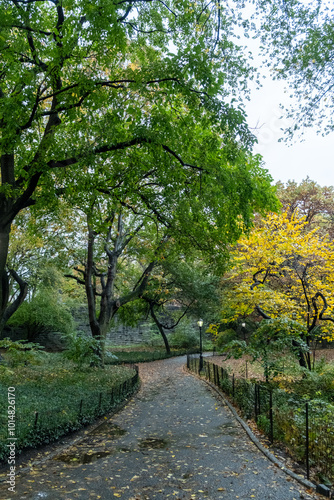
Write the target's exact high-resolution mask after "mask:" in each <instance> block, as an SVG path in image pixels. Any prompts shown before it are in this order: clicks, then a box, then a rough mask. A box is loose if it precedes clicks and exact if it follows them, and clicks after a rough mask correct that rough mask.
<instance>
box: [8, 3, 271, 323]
mask: <svg viewBox="0 0 334 500" xmlns="http://www.w3.org/2000/svg"><path fill="white" fill-rule="evenodd" d="M2 10H3V11H4V12H5V14H4V17H3V18H1V20H0V31H1V39H0V52H1V58H0V73H1V78H2V80H1V81H2V85H1V92H0V117H1V123H2V133H1V137H0V150H1V151H2V152H3V153H4V155H3V157H2V159H3V160H6V161H4V162H3V165H4V166H3V168H2V170H3V175H2V176H1V180H2V184H3V185H4V186H3V188H2V189H1V196H0V225H1V224H3V225H2V227H3V228H4V227H5V228H6V229H7V230H8V227H9V222H10V223H11V222H12V221H13V219H14V218H15V217H16V216H17V214H18V213H19V212H20V211H22V210H23V209H26V208H27V207H31V206H32V205H34V208H33V209H32V208H30V210H34V211H35V213H42V214H43V217H44V216H45V211H47V212H49V213H52V214H54V215H55V214H56V213H57V210H58V208H59V204H60V202H59V200H62V199H65V200H66V201H67V202H68V204H69V207H72V213H71V210H69V211H68V213H67V216H66V218H67V221H68V226H72V227H70V228H69V229H68V227H67V228H66V231H65V236H64V237H62V235H61V228H59V227H58V226H57V224H56V223H55V220H52V223H50V224H49V231H48V230H46V231H44V233H45V234H44V238H45V239H44V241H49V240H50V239H51V238H50V234H55V235H56V237H55V241H56V243H57V245H56V248H57V252H55V255H57V256H58V257H59V256H60V255H61V256H62V255H66V253H68V254H70V253H71V252H72V248H71V245H70V244H68V236H69V235H71V234H74V238H73V240H74V246H75V245H77V246H79V245H78V240H79V241H80V240H81V238H80V237H79V238H77V237H76V236H77V232H76V229H75V227H74V226H75V225H76V224H75V222H73V221H76V220H77V213H75V214H74V211H75V209H80V210H81V211H82V212H83V213H85V214H86V215H87V216H88V218H89V223H90V226H91V228H92V231H93V232H94V234H96V235H99V236H100V238H99V242H98V243H99V245H100V248H103V247H104V242H103V236H101V235H103V232H104V229H105V226H104V221H106V220H107V224H106V226H107V227H109V223H110V226H112V225H113V224H112V222H113V219H114V218H115V219H117V215H119V213H120V208H119V205H117V206H116V201H115V200H118V201H119V203H120V204H121V205H122V209H124V211H126V210H128V212H129V213H130V214H131V216H132V220H131V221H130V222H131V224H130V226H131V227H130V228H129V232H127V231H125V232H124V233H123V234H122V238H123V240H122V241H120V239H122V238H118V240H117V236H120V234H117V231H116V233H113V234H112V235H111V239H112V240H113V241H114V242H115V241H116V240H117V245H118V246H117V248H118V249H120V248H121V249H124V248H123V247H122V245H123V244H124V242H125V241H127V238H128V237H129V236H133V235H134V234H136V229H137V227H140V228H141V227H142V225H143V227H144V226H145V228H147V227H149V226H150V225H151V228H152V227H153V229H154V228H155V227H156V228H157V234H156V237H155V238H154V241H153V242H152V239H149V238H147V237H146V238H145V239H144V244H143V242H142V241H138V240H136V245H134V247H135V250H136V252H137V255H138V254H139V253H140V252H141V249H142V248H143V247H144V246H145V245H147V242H148V246H150V243H153V244H152V245H151V248H150V249H149V250H150V251H149V252H148V253H150V256H151V257H152V256H153V257H154V258H155V257H157V258H158V259H160V258H162V257H161V255H158V256H156V255H155V251H156V249H157V245H159V242H161V239H162V238H163V237H164V236H165V230H166V228H168V237H169V238H170V241H171V242H172V243H173V246H174V248H175V250H174V251H175V254H179V255H180V254H181V253H182V254H183V253H186V252H189V251H191V249H192V248H193V247H194V246H196V248H197V249H198V251H199V253H200V258H205V257H206V258H208V257H210V260H211V262H212V263H214V264H215V265H216V266H217V267H220V268H222V267H225V266H226V260H227V259H228V253H229V252H228V248H229V244H230V243H234V242H235V241H236V240H237V238H238V237H239V235H240V234H241V232H242V231H244V230H247V228H249V227H250V225H251V223H252V220H253V217H254V213H255V212H263V211H265V210H266V209H274V208H275V207H276V206H277V201H276V198H275V194H274V188H273V187H272V186H271V184H270V183H271V177H270V175H269V174H268V172H267V171H266V170H264V169H263V168H262V164H261V159H260V157H258V156H254V155H253V154H252V147H253V144H254V142H255V137H254V136H253V134H252V133H251V131H250V130H249V128H248V126H247V124H246V116H245V113H244V111H243V109H242V106H241V102H240V101H241V98H242V96H243V94H244V93H245V92H246V88H247V81H248V79H249V77H250V75H251V74H252V69H251V68H250V67H249V65H248V63H247V61H246V60H245V58H244V57H243V51H242V49H241V48H240V47H238V46H237V45H236V44H235V43H234V40H235V39H234V36H233V31H234V29H235V27H236V26H238V25H240V22H239V17H238V15H236V14H235V13H234V9H233V8H230V6H229V5H225V4H224V5H223V4H221V5H216V4H215V3H212V2H209V3H207V4H206V5H204V4H202V3H201V2H200V3H199V2H196V1H195V0H191V1H190V2H189V1H188V0H171V1H170V2H168V5H167V4H166V3H165V2H155V1H154V2H152V1H149V0H144V1H140V2H116V3H114V2H112V1H107V0H106V1H103V2H98V4H95V3H92V2H88V1H87V0H78V1H76V2H73V1H72V0H66V1H64V2H62V3H57V5H56V4H54V3H52V2H51V3H48V2H35V1H32V2H30V1H29V2H27V3H23V4H22V5H21V4H20V2H18V3H17V2H16V3H14V4H13V3H12V2H11V1H10V0H3V9H2ZM240 26H241V27H242V24H241V25H240ZM143 34H145V35H143ZM41 82H43V84H41ZM13 89H15V91H13ZM14 151H15V155H14ZM14 186H15V189H14ZM94 204H95V205H94ZM96 206H98V207H100V208H102V210H101V211H100V212H99V211H98V210H95V209H94V208H93V207H96ZM74 207H75V209H74ZM103 211H105V212H106V213H102V212H103ZM113 229H114V228H113ZM18 232H19V231H18ZM147 232H148V231H147ZM2 234H5V233H2V232H0V235H2ZM151 234H153V231H151ZM86 235H87V234H85V236H86ZM5 236H6V238H5V240H4V242H3V244H1V246H0V250H1V252H0V274H1V275H2V274H3V273H5V272H6V271H5V270H6V263H8V262H7V244H8V238H7V236H8V234H6V235H5ZM97 239H98V238H97ZM66 245H67V247H66ZM97 246H98V245H97ZM68 247H69V248H68ZM64 248H66V249H64ZM83 253H84V252H83V251H82V248H81V256H82V255H83ZM40 254H41V255H43V252H41V253H40ZM41 255H40V256H41ZM118 255H119V254H118ZM104 259H106V256H105V255H104ZM59 260H60V261H61V260H62V259H61V258H59ZM73 260H75V259H73ZM73 260H72V262H73ZM138 260H139V259H138ZM94 261H96V262H99V264H100V261H99V260H98V259H95V255H94ZM78 262H80V264H81V263H82V259H80V258H78V260H76V261H75V264H77V263H78ZM105 262H106V261H105V260H104V263H105ZM140 264H142V262H140ZM80 271H81V274H79V276H80V277H81V278H82V271H83V269H80V270H79V271H78V272H79V273H80ZM98 274H99V273H98ZM100 274H101V273H100ZM102 274H103V273H102ZM2 281H4V280H2ZM81 281H82V280H81ZM112 285H114V284H112ZM111 288H112V287H111ZM120 288H121V289H122V290H124V289H125V287H122V286H121V287H120ZM130 290H131V291H132V290H133V289H131V288H130ZM6 293H7V290H5V289H2V288H0V303H1V304H2V303H3V302H5V301H6V300H7V299H6V297H7V294H6ZM109 309H110V308H109ZM7 312H8V309H7ZM10 312H11V311H10ZM1 313H2V311H1ZM1 319H2V318H0V320H1ZM107 319H108V320H109V318H107ZM3 321H4V322H6V321H7V316H6V315H5V314H3ZM106 323H107V321H106V322H104V324H103V326H104V325H105V324H106ZM0 327H1V328H2V327H3V325H2V324H0Z"/></svg>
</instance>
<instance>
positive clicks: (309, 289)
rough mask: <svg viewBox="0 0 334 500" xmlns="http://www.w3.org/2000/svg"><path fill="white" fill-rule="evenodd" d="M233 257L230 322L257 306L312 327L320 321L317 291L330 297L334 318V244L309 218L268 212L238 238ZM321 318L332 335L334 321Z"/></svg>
mask: <svg viewBox="0 0 334 500" xmlns="http://www.w3.org/2000/svg"><path fill="white" fill-rule="evenodd" d="M233 261H234V267H233V269H232V271H231V275H230V281H231V282H232V283H233V284H234V286H233V288H232V289H230V291H229V292H228V293H227V297H226V298H228V307H229V308H230V310H232V313H230V314H229V317H228V318H226V321H230V320H231V319H232V320H233V319H236V318H237V317H238V316H246V315H248V314H250V313H251V312H252V311H254V309H255V307H256V306H259V307H261V308H262V309H263V310H264V311H265V312H266V314H268V315H269V316H270V317H272V318H277V317H280V316H283V315H284V316H287V317H290V318H291V319H294V320H296V321H298V322H300V323H302V324H306V325H307V326H310V325H311V324H312V320H313V318H314V317H316V322H317V324H319V320H320V317H319V316H320V313H321V310H322V308H323V306H324V302H323V300H322V299H321V297H320V296H317V295H316V294H317V293H319V292H320V293H321V294H322V295H323V296H324V297H325V299H326V302H327V308H326V312H325V313H324V316H325V317H331V318H333V319H334V244H333V242H332V241H331V240H330V239H329V238H327V237H325V236H323V234H321V233H320V231H318V229H313V230H311V231H309V230H308V227H307V223H306V221H305V218H302V217H298V216H294V217H292V218H291V219H289V218H288V217H287V214H286V213H283V214H270V215H268V216H267V218H266V219H263V220H262V221H261V224H260V226H259V227H257V228H255V229H254V230H253V231H252V232H251V234H249V235H248V236H243V237H242V238H241V239H240V240H239V242H238V245H237V247H236V248H235V251H234V252H233ZM315 306H316V307H315ZM317 309H318V310H317ZM231 315H232V317H231ZM320 323H321V328H322V338H326V339H327V340H333V339H334V328H333V323H332V322H331V321H320Z"/></svg>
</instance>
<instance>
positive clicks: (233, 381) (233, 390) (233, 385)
mask: <svg viewBox="0 0 334 500" xmlns="http://www.w3.org/2000/svg"><path fill="white" fill-rule="evenodd" d="M234 393H235V380H234V373H233V375H232V396H233V398H234Z"/></svg>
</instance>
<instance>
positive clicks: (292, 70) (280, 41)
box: [256, 0, 334, 136]
mask: <svg viewBox="0 0 334 500" xmlns="http://www.w3.org/2000/svg"><path fill="white" fill-rule="evenodd" d="M256 4H257V5H258V12H259V13H260V18H261V20H262V22H261V23H260V24H259V23H258V22H257V25H258V26H259V29H258V36H259V37H261V41H262V44H261V46H262V48H263V47H264V48H265V52H266V55H267V61H266V62H267V64H268V66H269V67H270V68H271V70H272V75H273V77H274V78H275V79H278V80H283V81H284V82H285V83H287V84H288V85H289V92H290V94H292V95H293V94H294V95H295V100H294V102H295V103H296V104H294V105H293V106H291V107H290V109H288V110H287V111H288V113H287V117H288V118H289V119H290V120H289V122H290V123H291V124H292V125H291V126H289V128H288V130H287V132H288V133H289V136H292V135H293V134H294V133H296V132H300V131H301V130H302V129H303V127H305V128H307V127H316V128H317V129H318V131H319V132H320V133H322V134H324V133H329V132H331V131H332V130H333V127H334V121H333V113H332V109H333V105H334V95H333V86H332V84H331V82H332V79H333V65H332V64H331V61H332V59H333V54H334V42H333V41H334V36H333V35H334V33H333V18H332V11H331V10H332V5H331V3H330V2H325V1H324V2H320V1H319V2H304V1H303V0H286V1H284V3H277V2H273V1H272V0H258V1H257V2H256Z"/></svg>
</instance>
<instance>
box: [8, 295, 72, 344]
mask: <svg viewBox="0 0 334 500" xmlns="http://www.w3.org/2000/svg"><path fill="white" fill-rule="evenodd" d="M8 324H9V325H10V326H14V327H18V326H23V327H25V328H26V330H27V339H28V340H30V341H33V340H34V339H35V338H36V337H37V335H38V334H39V333H42V332H61V333H70V332H71V331H72V330H73V328H74V322H73V317H72V315H71V313H70V311H69V309H68V307H67V306H66V305H65V304H64V303H63V302H62V301H61V295H60V294H59V293H58V292H57V291H55V290H54V289H53V288H49V287H45V288H42V289H40V290H39V292H38V293H37V294H36V295H35V297H34V298H33V299H32V300H31V301H29V302H28V301H27V302H24V303H23V304H22V305H21V306H20V307H19V309H18V310H17V311H16V312H15V313H14V314H13V316H12V318H11V319H10V321H9V322H8Z"/></svg>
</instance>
